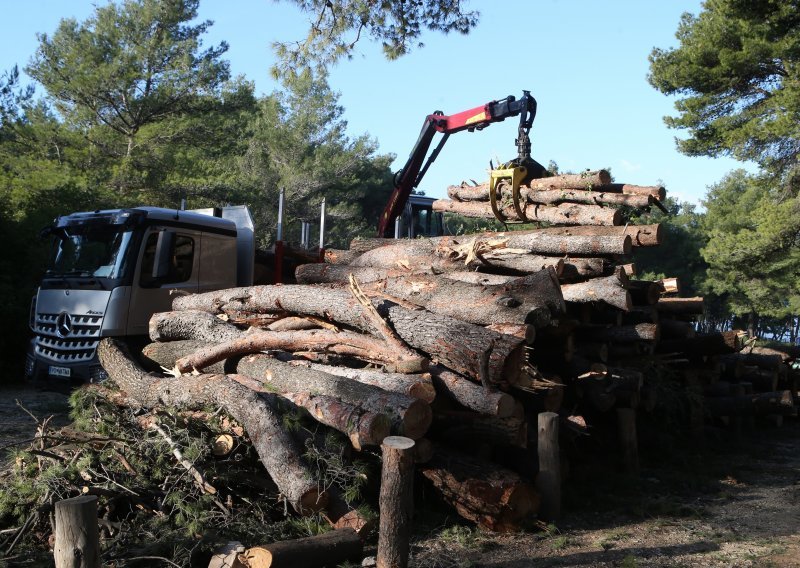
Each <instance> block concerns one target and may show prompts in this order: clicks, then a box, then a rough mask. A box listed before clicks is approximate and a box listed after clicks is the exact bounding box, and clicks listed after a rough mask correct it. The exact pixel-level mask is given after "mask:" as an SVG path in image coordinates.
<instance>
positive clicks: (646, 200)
mask: <svg viewBox="0 0 800 568" xmlns="http://www.w3.org/2000/svg"><path fill="white" fill-rule="evenodd" d="M447 196H448V197H449V198H450V199H452V200H453V201H489V199H490V197H489V185H488V184H483V185H479V186H450V187H448V188H447ZM520 196H521V197H523V198H524V199H525V200H527V202H528V203H539V204H542V205H555V204H558V203H564V202H573V203H585V204H589V205H614V206H622V205H625V206H628V207H637V208H643V207H649V206H650V205H652V203H653V197H652V196H651V195H644V194H626V193H622V192H604V191H593V190H586V189H531V188H527V187H522V188H520Z"/></svg>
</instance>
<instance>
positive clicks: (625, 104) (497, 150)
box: [0, 0, 742, 202]
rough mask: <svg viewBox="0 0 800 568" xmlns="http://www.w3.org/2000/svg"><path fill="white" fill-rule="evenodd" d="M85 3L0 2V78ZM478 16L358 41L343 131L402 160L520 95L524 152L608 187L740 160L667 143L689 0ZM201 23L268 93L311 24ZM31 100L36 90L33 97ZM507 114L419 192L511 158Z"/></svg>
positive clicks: (232, 18) (343, 68)
mask: <svg viewBox="0 0 800 568" xmlns="http://www.w3.org/2000/svg"><path fill="white" fill-rule="evenodd" d="M103 3H104V2H101V1H100V0H98V1H96V2H91V1H84V0H69V1H67V0H26V1H25V2H11V1H7V2H6V3H4V6H3V8H4V10H3V11H4V15H5V18H4V23H3V24H2V26H0V31H2V33H0V71H4V70H7V69H9V68H10V67H11V66H13V65H14V64H18V65H19V66H20V67H24V65H25V64H26V63H27V62H28V60H29V59H30V57H31V56H32V55H33V53H34V52H35V50H36V46H37V40H36V33H37V32H45V33H51V32H53V31H54V30H55V29H56V27H57V25H58V21H59V20H60V19H61V18H66V17H75V18H78V19H80V20H82V19H85V18H86V17H88V16H90V15H91V14H92V12H93V10H94V8H93V6H94V4H103ZM468 7H469V8H470V9H474V10H478V11H479V12H480V13H481V17H480V23H479V25H478V27H477V28H476V29H475V30H474V31H473V32H472V33H471V34H469V35H467V36H461V35H449V36H443V35H440V34H432V33H428V34H426V35H424V36H423V38H422V41H423V42H424V43H425V47H423V48H420V49H417V50H415V51H414V52H413V53H412V54H410V55H408V56H405V57H403V58H401V59H399V60H397V61H393V62H389V61H386V60H385V59H384V58H383V57H382V55H381V53H380V48H379V46H377V45H376V44H374V43H371V42H369V41H363V40H362V42H361V43H359V44H358V46H357V50H358V51H357V53H356V55H355V57H354V58H353V59H352V60H350V61H344V62H341V63H340V64H338V65H337V66H336V67H334V68H333V69H331V73H330V84H331V86H332V87H333V88H334V89H335V90H337V91H338V92H339V93H340V95H341V97H340V103H341V104H342V106H344V108H345V118H346V119H347V121H348V123H349V132H350V133H351V135H353V136H356V135H360V134H364V133H368V134H370V135H371V136H373V137H374V138H376V139H377V140H378V142H379V144H380V151H381V152H382V153H393V154H396V155H397V157H398V159H397V161H396V162H395V166H396V167H399V166H400V165H401V164H402V163H403V162H404V161H405V159H406V157H407V156H408V153H409V151H410V150H411V148H412V146H413V145H414V142H415V141H416V138H417V136H418V134H419V130H420V128H421V126H422V123H423V120H424V118H425V116H426V115H428V114H430V113H431V112H433V111H434V110H441V111H444V112H445V114H453V113H456V112H459V111H462V110H466V109H469V108H472V107H475V106H478V105H482V104H484V103H486V102H489V101H491V100H495V99H501V98H504V97H506V96H507V95H515V96H519V95H521V94H522V91H523V89H525V90H529V91H530V92H531V94H532V95H533V96H534V97H535V98H536V100H537V102H538V113H537V116H536V120H535V122H534V124H533V128H532V130H531V139H532V142H533V152H532V155H533V157H534V158H535V159H536V160H538V161H539V162H541V163H543V164H545V165H547V163H548V162H549V161H550V160H554V161H555V162H556V163H558V165H559V167H560V168H561V169H562V170H572V171H580V170H584V169H598V168H604V167H608V168H611V170H612V174H613V175H614V177H615V179H616V181H618V182H624V183H634V184H641V185H651V184H656V183H663V184H664V185H665V186H666V188H667V192H668V194H669V195H672V196H676V197H678V198H680V199H682V200H689V201H695V202H696V201H698V200H700V199H702V197H703V196H704V195H705V193H706V187H707V186H708V185H710V184H713V183H716V182H717V181H719V180H720V179H721V178H722V177H723V176H724V175H725V174H726V173H727V172H729V171H731V170H732V169H735V168H737V167H742V164H741V163H739V162H736V161H733V160H729V159H709V158H690V157H686V156H683V155H681V154H679V153H678V152H677V150H676V149H675V144H674V138H675V136H681V133H680V132H676V131H673V130H669V129H667V128H666V126H665V125H664V123H663V120H662V117H663V116H664V115H667V114H671V113H672V112H673V102H674V101H673V100H671V99H669V98H668V97H665V96H663V95H661V94H660V93H658V92H657V91H655V90H654V89H653V88H652V87H650V85H649V84H648V83H647V79H646V77H647V72H648V62H647V56H648V54H649V53H650V51H651V50H652V48H653V47H670V46H674V45H675V44H676V40H675V30H676V29H677V25H678V22H679V19H680V15H681V14H682V13H683V12H687V11H688V12H692V13H695V14H696V13H698V12H699V11H700V9H701V3H700V1H698V0H685V1H683V0H681V1H675V0H671V1H667V2H664V1H657V0H609V1H606V2H599V1H597V0H529V1H525V0H500V1H496V2H490V1H489V0H472V1H471V2H469V3H468ZM200 17H201V18H203V19H211V20H214V22H215V24H214V26H212V28H211V30H210V32H209V33H208V34H207V35H206V40H205V41H206V45H211V44H217V43H219V42H220V41H222V40H225V41H227V42H228V43H229V44H230V49H229V51H228V53H227V55H226V58H227V59H228V60H229V61H230V62H231V69H232V71H233V73H234V74H241V75H244V76H245V77H246V78H247V79H249V80H251V81H254V82H255V84H256V90H257V92H258V93H270V92H271V91H273V90H274V89H276V88H277V87H278V85H277V84H276V83H275V82H274V81H272V79H271V78H270V75H269V68H270V66H271V65H272V63H273V61H274V54H273V52H272V49H271V47H270V44H271V42H273V41H275V40H282V41H291V40H297V39H300V38H302V37H303V35H304V32H305V29H306V26H307V22H308V19H309V16H308V15H306V14H302V13H301V12H300V11H299V10H298V9H297V8H295V7H294V5H292V4H290V3H287V2H283V3H275V2H273V1H271V0H247V1H245V0H201V2H200ZM40 92H41V90H40ZM516 128H517V119H515V118H510V119H507V120H506V121H505V122H501V123H496V124H493V125H491V126H490V127H488V128H487V129H485V130H483V131H482V132H476V133H468V132H462V133H458V134H455V135H453V136H451V137H450V140H449V141H448V142H447V145H446V146H445V149H444V150H443V151H442V153H441V155H440V156H439V159H438V160H437V161H436V163H435V164H434V165H433V166H432V167H431V169H430V171H429V172H428V174H427V176H426V178H425V180H423V183H422V185H421V189H423V190H425V192H426V193H427V194H428V195H432V196H435V197H442V196H445V195H446V189H447V186H448V185H451V184H457V183H459V182H460V181H462V180H465V179H474V180H476V181H479V182H480V181H485V180H486V179H487V173H486V170H487V168H488V163H489V160H490V159H493V160H494V161H495V163H497V162H498V161H499V160H508V159H511V158H513V157H515V155H516V148H515V146H514V138H515V137H516Z"/></svg>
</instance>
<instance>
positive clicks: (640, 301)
mask: <svg viewBox="0 0 800 568" xmlns="http://www.w3.org/2000/svg"><path fill="white" fill-rule="evenodd" d="M625 288H627V289H628V292H629V293H630V295H631V300H632V301H633V303H634V304H636V305H638V306H652V305H655V304H657V303H658V300H659V298H661V293H662V292H663V290H664V288H663V286H661V284H660V283H659V282H651V281H649V280H628V281H627V282H626V283H625Z"/></svg>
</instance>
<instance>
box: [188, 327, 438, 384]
mask: <svg viewBox="0 0 800 568" xmlns="http://www.w3.org/2000/svg"><path fill="white" fill-rule="evenodd" d="M270 350H271V351H288V352H294V351H322V352H326V353H336V354H338V355H347V356H351V357H356V358H359V359H361V360H363V361H367V362H374V363H379V364H381V365H384V366H385V367H386V368H387V370H389V371H392V372H401V373H420V372H423V371H425V369H427V366H428V363H427V360H426V359H424V358H423V357H421V356H419V355H414V354H413V353H402V352H398V350H397V349H396V348H393V347H390V346H389V345H387V344H386V342H385V341H383V340H380V339H376V338H374V337H371V336H369V335H364V334H361V333H353V332H348V331H338V332H335V331H329V330H326V329H312V330H303V331H285V332H281V331H255V332H252V333H247V334H246V335H244V336H243V337H240V338H238V339H234V340H231V341H226V342H224V343H219V344H217V345H211V346H208V347H206V348H204V349H202V350H200V351H198V352H196V353H193V354H191V355H189V356H187V357H183V358H181V359H180V360H178V361H177V362H176V368H177V369H178V370H179V371H181V372H182V373H188V372H190V371H193V370H201V369H204V368H205V367H206V366H208V365H212V364H214V363H216V362H218V361H222V360H224V359H229V358H231V357H235V356H238V355H246V354H248V353H256V352H259V351H270Z"/></svg>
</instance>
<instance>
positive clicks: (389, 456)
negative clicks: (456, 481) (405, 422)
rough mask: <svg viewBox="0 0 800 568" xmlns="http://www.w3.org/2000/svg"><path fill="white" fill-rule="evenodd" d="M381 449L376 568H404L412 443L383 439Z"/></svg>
mask: <svg viewBox="0 0 800 568" xmlns="http://www.w3.org/2000/svg"><path fill="white" fill-rule="evenodd" d="M381 450H382V451H383V469H382V471H381V492H380V497H379V500H378V506H379V508H380V525H379V528H378V556H377V568H406V567H407V566H408V546H409V545H408V541H409V535H410V532H411V514H412V508H413V501H412V498H413V481H414V440H412V439H410V438H405V437H403V436H389V437H388V438H384V440H383V444H381Z"/></svg>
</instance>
